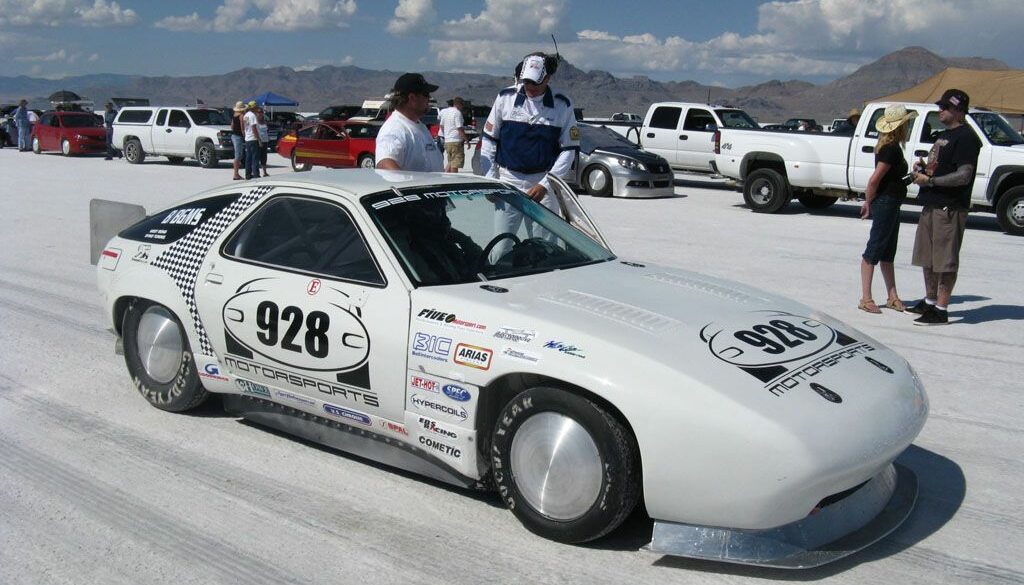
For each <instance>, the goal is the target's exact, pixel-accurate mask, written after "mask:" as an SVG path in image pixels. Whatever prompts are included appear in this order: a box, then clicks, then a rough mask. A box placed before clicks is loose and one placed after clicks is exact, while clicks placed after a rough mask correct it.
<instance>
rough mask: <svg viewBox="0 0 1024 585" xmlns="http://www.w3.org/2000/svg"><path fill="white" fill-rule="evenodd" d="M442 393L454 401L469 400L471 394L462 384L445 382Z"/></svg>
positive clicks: (471, 396)
mask: <svg viewBox="0 0 1024 585" xmlns="http://www.w3.org/2000/svg"><path fill="white" fill-rule="evenodd" d="M442 391H443V392H444V395H445V396H447V397H448V398H451V399H452V400H454V401H456V402H469V400H470V399H471V398H473V395H472V394H470V393H469V390H466V389H465V388H463V387H462V386H456V385H455V384H445V385H444V388H443V389H442Z"/></svg>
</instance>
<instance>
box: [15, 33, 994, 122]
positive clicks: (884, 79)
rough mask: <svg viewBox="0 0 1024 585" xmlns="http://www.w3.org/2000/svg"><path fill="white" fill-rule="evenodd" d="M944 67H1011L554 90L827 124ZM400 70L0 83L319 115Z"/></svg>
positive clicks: (29, 93)
mask: <svg viewBox="0 0 1024 585" xmlns="http://www.w3.org/2000/svg"><path fill="white" fill-rule="evenodd" d="M947 67H963V68H968V69H986V70H1002V69H1010V67H1009V66H1008V65H1007V64H1006V63H1003V62H1002V61H999V60H996V59H986V58H981V57H955V58H945V57H940V56H939V55H936V54H935V53H932V52H931V51H928V50H927V49H924V48H922V47H906V48H904V49H901V50H899V51H896V52H893V53H890V54H888V55H885V56H883V57H881V58H880V59H878V60H877V61H874V62H872V63H869V64H867V65H864V66H863V67H861V68H859V69H857V70H856V71H854V72H853V73H851V74H850V75H847V76H845V77H841V78H839V79H836V80H834V81H832V82H830V83H827V84H823V85H815V84H812V83H808V82H806V81H798V80H790V81H778V80H773V81H768V82H765V83H760V84H757V85H751V86H744V87H739V88H735V89H730V88H724V87H718V86H709V85H703V84H700V83H697V82H695V81H668V82H665V81H655V80H652V79H650V78H648V77H646V76H635V77H628V78H620V77H615V76H614V75H612V74H610V73H608V72H606V71H600V70H591V71H583V70H581V69H578V68H577V67H575V66H573V65H572V64H571V63H568V62H566V61H563V62H562V63H561V64H560V65H559V68H558V72H557V73H556V75H555V76H554V77H553V81H552V85H553V86H554V87H555V88H557V89H559V90H560V91H562V92H564V93H566V94H567V95H568V96H570V97H571V98H572V100H573V102H574V104H575V105H576V107H582V108H584V113H585V115H586V116H587V117H599V116H606V115H609V114H611V113H613V112H635V113H639V114H641V115H643V114H644V112H646V111H647V107H648V106H649V105H650V104H651V103H653V102H658V101H688V102H702V103H703V102H707V101H708V100H709V99H710V101H711V102H712V103H718V104H730V105H733V106H736V107H740V108H743V109H744V110H746V111H747V112H748V113H750V114H751V115H752V116H754V117H755V118H758V119H759V121H762V122H766V121H781V120H784V119H786V118H790V117H797V116H799V117H810V118H815V119H817V120H818V121H819V123H825V124H827V123H828V122H829V121H831V120H832V118H839V117H845V115H846V112H847V111H848V110H849V109H850V108H852V107H860V106H862V105H863V104H864V103H865V102H867V101H869V100H871V99H873V98H876V97H879V96H884V95H888V94H891V93H895V92H897V91H900V90H903V89H907V88H909V87H912V86H914V85H916V84H917V83H919V82H921V81H923V80H924V79H927V78H928V77H931V76H932V75H935V74H936V73H939V72H940V71H942V70H943V69H946V68H947ZM401 73H403V72H400V71H399V72H396V71H388V70H384V71H377V70H370V69H362V68H359V67H354V66H346V67H335V66H324V67H319V68H317V69H313V70H310V71H306V70H302V71H296V70H295V69H292V68H290V67H270V68H262V69H254V68H245V69H240V70H237V71H232V72H230V73H225V74H223V75H208V76H186V77H169V76H163V77H146V76H136V75H115V74H101V75H85V76H79V77H66V78H64V79H59V80H47V79H37V78H31V77H25V76H19V77H0V100H3V101H5V102H7V101H14V100H16V99H18V98H22V97H24V98H26V99H29V100H30V101H31V102H32V103H33V105H34V106H35V107H45V105H46V104H45V102H46V96H48V95H49V94H50V93H52V92H54V91H58V90H71V91H74V92H75V93H78V94H79V95H82V96H84V97H87V98H89V99H92V100H94V101H95V102H96V103H97V104H101V103H103V102H105V101H106V100H108V99H109V98H110V97H115V96H116V97H146V98H149V99H150V101H151V102H152V103H153V104H155V105H157V104H186V103H188V104H194V103H196V100H197V99H201V100H203V102H205V103H206V104H209V105H230V104H233V103H234V102H235V101H236V100H239V99H247V98H249V97H252V96H254V95H257V94H259V93H262V92H264V91H273V92H275V93H278V94H281V95H285V96H289V97H291V98H293V99H295V100H297V101H299V102H300V106H299V108H298V109H299V110H301V111H317V110H320V109H321V108H323V107H325V106H328V105H337V104H356V105H358V104H360V103H362V101H363V100H364V99H374V98H379V97H380V96H383V95H384V94H385V93H386V92H387V91H388V89H389V88H390V87H391V85H392V84H393V83H394V81H395V79H396V78H397V77H398V76H399V75H400V74H401ZM424 75H425V76H426V78H427V79H428V80H429V81H430V82H431V83H434V84H436V85H438V86H440V89H439V90H438V91H437V92H435V94H434V96H435V97H436V98H438V100H439V101H444V100H445V99H447V98H449V97H451V96H454V95H461V96H462V97H464V98H466V99H468V100H472V101H473V102H474V103H477V104H488V105H489V104H490V103H491V102H492V101H493V100H494V96H495V95H496V93H497V92H498V90H500V89H501V88H502V87H505V86H507V85H509V84H510V83H511V81H512V67H511V66H509V74H508V76H504V77H501V76H495V75H484V74H476V73H450V72H440V71H427V72H424Z"/></svg>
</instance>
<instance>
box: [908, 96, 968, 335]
mask: <svg viewBox="0 0 1024 585" xmlns="http://www.w3.org/2000/svg"><path fill="white" fill-rule="evenodd" d="M935 104H936V105H937V106H939V121H940V122H942V125H943V126H945V127H946V130H945V131H944V132H942V133H941V134H939V136H938V137H937V138H936V140H935V144H934V145H933V146H932V149H931V152H929V153H928V162H927V163H926V164H925V165H924V168H921V167H920V165H917V166H916V167H915V169H916V172H915V173H914V183H917V184H918V185H920V187H921V190H920V191H919V192H918V195H917V199H918V201H920V202H921V204H923V205H924V209H922V210H921V219H920V220H919V221H918V224H917V235H916V237H915V238H914V256H913V264H914V266H920V267H921V268H922V270H923V271H924V287H925V298H924V299H922V300H921V301H919V302H918V303H917V304H916V305H914V306H913V307H911V308H910V309H907V310H908V311H910V312H912V313H917V314H919V315H921V316H920V317H918V318H917V319H915V320H914V325H945V324H946V323H948V322H949V315H948V313H947V309H948V306H949V299H950V297H951V296H952V294H953V285H954V284H956V276H957V271H958V270H959V268H960V245H961V244H962V243H963V237H964V228H965V227H966V226H967V210H968V209H970V207H971V189H972V187H973V186H974V170H975V169H976V168H977V166H978V151H979V150H980V149H981V142H980V141H979V140H978V136H977V135H976V134H975V133H974V131H973V130H971V128H970V127H969V126H967V125H966V124H965V123H964V119H965V117H966V116H967V108H968V106H969V104H970V98H969V97H968V96H967V94H966V93H964V92H963V91H961V90H959V89H947V90H946V91H945V93H943V94H942V99H940V100H939V101H937V102H935Z"/></svg>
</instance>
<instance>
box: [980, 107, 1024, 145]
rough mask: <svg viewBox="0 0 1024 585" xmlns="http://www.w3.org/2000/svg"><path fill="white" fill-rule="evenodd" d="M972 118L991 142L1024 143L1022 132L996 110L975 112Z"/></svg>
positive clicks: (999, 143) (996, 143)
mask: <svg viewBox="0 0 1024 585" xmlns="http://www.w3.org/2000/svg"><path fill="white" fill-rule="evenodd" d="M971 118H972V119H973V120H974V122H975V123H976V124H977V125H978V127H979V128H981V131H982V132H984V133H985V136H986V137H988V140H989V142H991V143H992V144H995V145H996V146H1013V145H1015V144H1024V137H1021V135H1020V132H1017V131H1016V130H1014V129H1013V126H1010V124H1009V123H1008V122H1007V121H1006V118H1004V117H1002V116H1001V115H999V114H996V113H995V112H974V113H972V114H971Z"/></svg>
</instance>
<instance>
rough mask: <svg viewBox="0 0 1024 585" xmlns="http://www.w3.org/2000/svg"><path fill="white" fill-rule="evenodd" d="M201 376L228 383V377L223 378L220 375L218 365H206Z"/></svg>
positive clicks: (200, 373)
mask: <svg viewBox="0 0 1024 585" xmlns="http://www.w3.org/2000/svg"><path fill="white" fill-rule="evenodd" d="M199 375H200V376H201V377H203V378H210V379H211V380H218V381H220V382H227V381H228V377H227V376H222V375H221V373H220V367H219V366H217V364H206V365H205V366H204V367H203V370H202V371H201V372H199Z"/></svg>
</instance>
